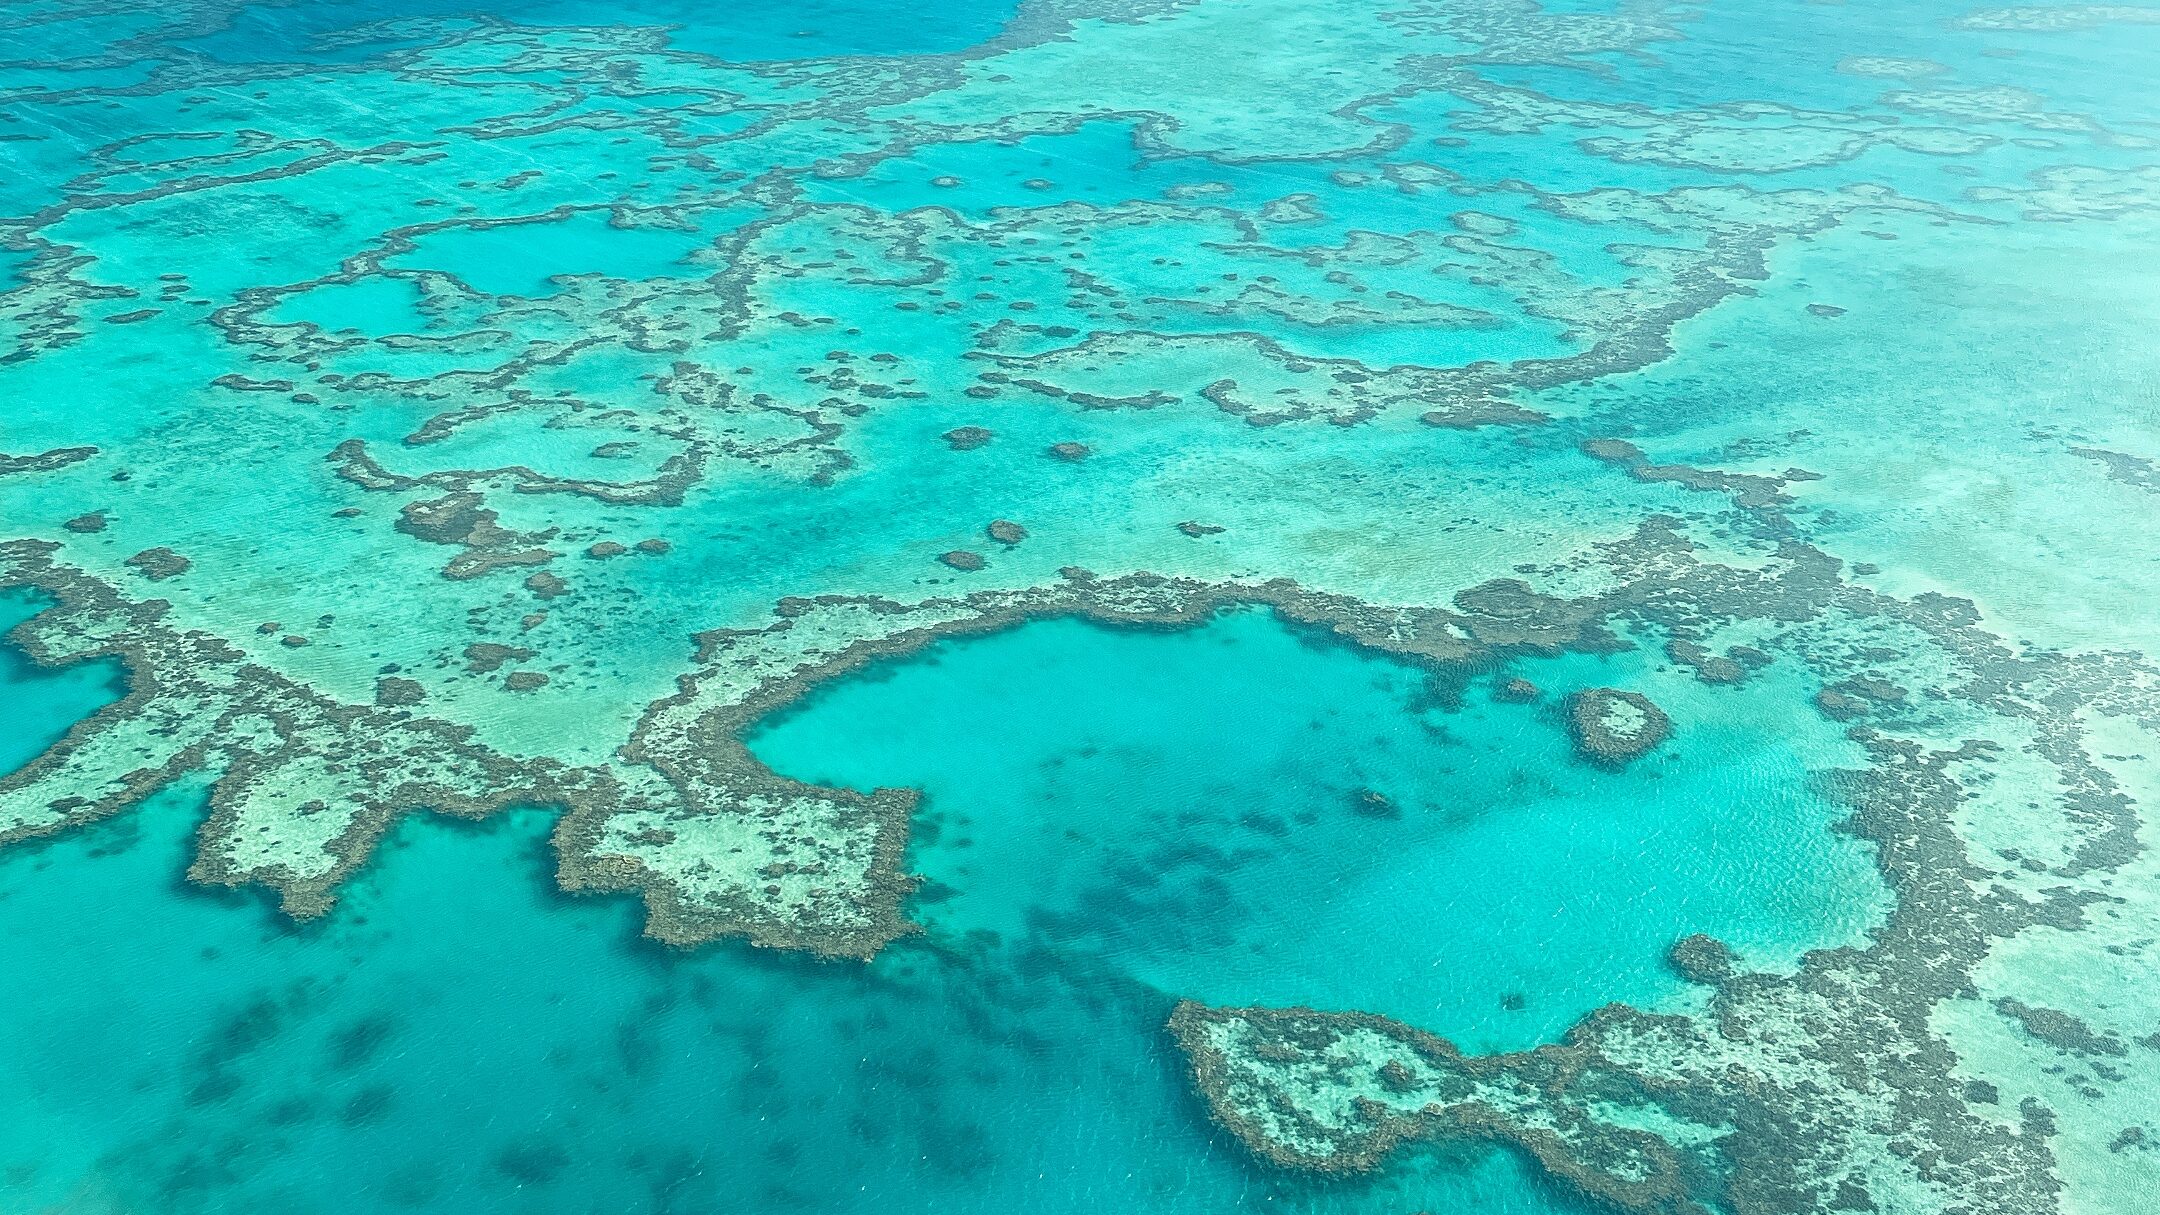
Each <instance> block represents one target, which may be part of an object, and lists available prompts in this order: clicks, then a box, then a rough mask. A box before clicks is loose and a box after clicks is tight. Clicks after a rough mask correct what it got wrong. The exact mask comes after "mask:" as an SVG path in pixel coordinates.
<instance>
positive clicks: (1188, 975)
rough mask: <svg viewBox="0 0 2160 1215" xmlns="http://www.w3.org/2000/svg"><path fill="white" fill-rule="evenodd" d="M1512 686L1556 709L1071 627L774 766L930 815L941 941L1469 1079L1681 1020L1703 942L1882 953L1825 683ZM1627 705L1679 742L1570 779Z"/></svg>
mask: <svg viewBox="0 0 2160 1215" xmlns="http://www.w3.org/2000/svg"><path fill="white" fill-rule="evenodd" d="M1507 675H1508V676H1515V675H1520V676H1521V677H1525V678H1528V679H1530V680H1531V681H1532V682H1534V683H1536V684H1537V685H1539V687H1540V688H1541V689H1544V690H1545V697H1544V699H1543V702H1542V703H1539V704H1507V703H1501V702H1497V701H1495V700H1494V699H1493V697H1492V686H1493V682H1494V680H1495V679H1496V678H1499V676H1485V677H1481V678H1479V679H1477V680H1474V681H1472V682H1471V683H1470V684H1469V686H1468V687H1466V688H1464V689H1461V690H1460V691H1458V692H1456V693H1455V694H1454V695H1452V696H1449V697H1447V700H1448V701H1451V702H1453V703H1443V702H1442V701H1441V700H1440V699H1439V696H1438V690H1437V689H1436V687H1435V686H1434V680H1433V679H1432V677H1430V676H1428V675H1427V674H1426V673H1425V672H1423V671H1420V670H1418V669H1416V668H1413V667H1407V666H1404V665H1401V664H1400V663H1396V662H1392V661H1389V660H1386V659H1382V658H1375V657H1371V656H1368V655H1364V654H1361V653H1358V652H1356V651H1354V650H1351V649H1349V648H1348V647H1346V646H1343V645H1340V644H1330V643H1327V642H1324V641H1319V640H1317V639H1315V638H1312V637H1307V636H1300V635H1299V634H1297V633H1296V632H1293V631H1292V630H1291V629H1289V628H1286V627H1285V626H1284V625H1283V624H1282V623H1281V622H1280V621H1278V620H1277V619H1275V618H1274V617H1273V616H1272V615H1270V614H1269V613H1267V612H1265V611H1260V610H1247V611H1242V612H1235V613H1231V614H1228V615H1225V616H1222V617H1219V618H1218V619H1216V620H1215V621H1213V622H1211V623H1209V624H1207V625H1206V626H1204V627H1201V628H1197V629H1194V630H1191V631H1186V632H1175V633H1159V632H1140V631H1129V630H1124V631H1121V630H1117V629H1112V628H1108V627H1105V626H1100V625H1089V624H1085V623H1082V622H1078V621H1071V620H1063V621H1051V622H1046V623H1041V624H1033V625H1028V626H1026V627H1024V628H1021V629H1017V630H1015V631H1013V632H1010V633H1005V634H1001V635H998V636H996V637H992V638H987V639H983V640H976V641H966V642H951V643H946V644H945V645H943V646H941V647H939V648H938V649H936V650H933V651H932V652H931V653H930V655H928V656H926V657H924V658H921V659H916V660H912V661H909V662H907V663H905V664H902V665H900V666H898V667H896V668H894V669H892V670H889V671H883V672H880V673H879V674H878V675H876V676H875V677H870V678H866V679H865V680H863V681H861V682H852V683H849V684H846V685H843V686H841V687H839V688H837V689H834V690H833V691H831V692H828V693H824V694H821V695H819V696H817V697H816V698H815V699H814V700H813V701H811V702H810V703H809V704H808V705H806V706H804V707H801V708H800V709H798V710H796V711H795V712H793V713H792V714H790V715H789V716H787V717H786V718H784V719H782V720H781V721H779V722H777V723H775V724H770V725H768V726H766V727H764V728H762V729H761V730H760V731H759V732H757V733H756V734H754V735H752V736H751V745H752V747H753V749H754V750H756V752H757V753H758V755H759V756H760V757H761V758H763V759H764V760H765V761H766V762H767V763H769V764H771V765H772V766H773V767H774V768H776V769H778V770H779V771H781V772H784V773H787V774H789V775H791V776H796V777H798V778H801V779H805V780H812V781H816V782H818V783H821V784H840V785H847V786H853V787H856V788H861V789H864V790H868V789H873V788H877V787H879V786H884V785H905V786H908V787H911V788H920V789H922V790H924V794H925V796H924V802H923V805H922V808H921V810H920V812H919V816H918V820H919V823H920V825H919V827H918V829H917V833H916V843H915V847H914V850H913V852H912V853H911V855H910V867H911V868H912V869H914V870H915V871H917V872H919V873H921V874H923V875H924V877H925V878H926V880H927V883H928V885H927V888H926V890H925V892H924V893H923V894H921V895H919V896H918V899H917V907H918V910H917V914H918V916H919V917H920V918H921V919H922V920H923V922H924V923H925V924H927V925H928V926H929V927H930V930H931V932H932V934H933V937H935V938H950V939H954V940H962V939H968V940H973V939H983V938H987V939H994V940H997V941H1001V942H1019V941H1026V942H1034V941H1040V942H1042V943H1044V944H1045V945H1046V946H1048V947H1049V948H1052V949H1054V950H1056V951H1058V952H1060V953H1072V954H1075V955H1078V956H1083V957H1087V958H1090V959H1091V960H1093V961H1095V962H1096V963H1098V964H1100V965H1102V966H1105V967H1108V968H1110V969H1112V970H1114V971H1116V972H1119V973H1122V974H1125V975H1129V976H1131V977H1132V978H1133V979H1134V980H1136V981H1137V982H1140V983H1143V984H1146V985H1148V986H1150V987H1153V988H1155V989H1157V990H1160V991H1164V992H1167V993H1170V994H1173V995H1179V996H1185V997H1189V998H1192V999H1198V1000H1202V1001H1205V1002H1207V1003H1210V1004H1220V1005H1233V1006H1236V1005H1247V1004H1264V1005H1308V1006H1313V1007H1319V1008H1331V1009H1362V1010H1366V1011H1371V1012H1379V1013H1384V1014H1386V1015H1388V1016H1390V1017H1395V1018H1398V1019H1400V1020H1402V1021H1405V1022H1407V1023H1409V1024H1412V1025H1416V1026H1418V1027H1420V1028H1423V1029H1428V1030H1431V1031H1433V1032H1435V1033H1440V1034H1443V1035H1445V1036H1447V1037H1448V1038H1450V1039H1452V1040H1455V1041H1457V1042H1459V1043H1461V1044H1462V1045H1463V1046H1465V1047H1466V1048H1469V1049H1475V1050H1487V1051H1490V1050H1509V1049H1520V1048H1523V1047H1527V1046H1531V1045H1535V1044H1536V1043H1538V1042H1540V1041H1551V1040H1555V1039H1557V1038H1558V1037H1559V1035H1560V1033H1561V1032H1562V1031H1564V1030H1565V1029H1566V1028H1567V1027H1568V1026H1569V1025H1571V1024H1573V1023H1574V1022H1575V1021H1576V1020H1577V1019H1579V1018H1580V1017H1581V1016H1582V1015H1583V1014H1585V1013H1587V1012H1589V1011H1590V1010H1591V1009H1593V1008H1596V1007H1598V1006H1599V1005H1602V1004H1605V1003H1608V1002H1611V1001H1615V1000H1619V1001H1625V1002H1628V1003H1632V1004H1636V1005H1638V1006H1653V1007H1654V1006H1657V1005H1659V1004H1661V1003H1666V1002H1672V1001H1675V1000H1677V999H1679V998H1681V993H1682V992H1683V991H1684V986H1685V985H1684V984H1682V983H1681V982H1680V981H1679V979H1678V978H1677V977H1675V976H1673V975H1672V974H1671V972H1670V971H1669V970H1668V969H1667V968H1666V967H1665V965H1664V955H1665V951H1666V949H1667V947H1669V946H1670V945H1671V944H1672V943H1673V942H1674V941H1676V940H1678V939H1679V938H1681V937H1683V936H1686V935H1688V934H1689V933H1694V932H1707V933H1709V934H1711V935H1713V936H1716V937H1718V938H1720V939H1722V940H1724V941H1726V942H1727V943H1729V944H1731V945H1733V946H1734V947H1735V948H1736V949H1738V950H1739V951H1740V952H1741V953H1742V955H1743V956H1744V957H1746V958H1747V960H1748V961H1749V962H1751V963H1753V964H1755V965H1759V966H1785V965H1790V964H1791V963H1792V962H1793V961H1795V960H1797V958H1798V955H1799V954H1800V952H1801V951H1803V950H1805V949H1807V948H1812V947H1822V946H1830V945H1839V944H1846V943H1848V942H1851V941H1855V940H1857V939H1859V938H1860V936H1861V935H1862V934H1863V933H1864V932H1865V930H1866V929H1867V927H1868V926H1869V920H1870V918H1871V915H1872V909H1873V908H1874V907H1875V903H1876V900H1877V899H1878V898H1879V894H1878V887H1877V883H1876V880H1875V875H1874V870H1873V866H1872V861H1871V859H1870V857H1869V855H1868V853H1867V850H1866V849H1864V848H1863V847H1862V846H1860V845H1858V844H1856V843H1855V842H1853V841H1851V840H1849V839H1846V838H1843V837H1841V836H1838V835H1837V834H1835V833H1834V832H1833V831H1832V830H1831V824H1832V823H1833V822H1835V821H1836V820H1837V819H1839V818H1841V817H1842V816H1843V810H1842V809H1841V808H1840V807H1838V806H1837V805H1835V804H1834V803H1832V802H1829V801H1827V800H1826V799H1824V798H1822V797H1821V796H1820V795H1819V794H1818V793H1817V790H1816V787H1815V786H1816V783H1817V780H1818V779H1819V777H1820V776H1821V775H1822V774H1823V773H1826V772H1828V771H1830V770H1832V769H1834V768H1837V767H1841V766H1844V765H1847V764H1850V763H1853V762H1855V761H1856V760H1857V758H1858V753H1857V751H1856V750H1855V749H1854V748H1852V746H1851V745H1850V744H1849V743H1847V742H1846V741H1845V740H1844V739H1843V738H1842V737H1841V734H1840V732H1839V731H1838V730H1837V729H1836V728H1835V727H1833V726H1832V725H1830V724H1829V723H1826V722H1823V721H1821V719H1820V718H1819V717H1817V716H1815V715H1814V714H1813V713H1812V712H1811V711H1810V710H1808V709H1807V708H1806V705H1807V697H1808V696H1810V695H1812V694H1813V690H1812V688H1809V687H1807V686H1806V682H1805V679H1806V677H1805V676H1804V675H1799V674H1797V673H1796V672H1793V671H1791V670H1789V669H1786V670H1776V671H1772V672H1769V673H1766V674H1765V675H1763V676H1759V677H1758V679H1757V680H1756V681H1754V682H1753V683H1751V684H1750V685H1749V686H1748V687H1747V688H1746V689H1744V690H1743V689H1714V688H1704V687H1701V686H1699V685H1698V686H1690V685H1691V684H1692V682H1693V681H1692V677H1691V676H1689V675H1687V674H1686V673H1684V672H1680V673H1675V672H1673V671H1672V670H1671V669H1670V668H1667V669H1665V670H1663V671H1658V670H1655V669H1654V668H1652V667H1650V666H1649V664H1645V663H1643V662H1642V661H1641V660H1640V658H1639V656H1635V657H1633V658H1632V659H1623V660H1618V661H1600V660H1597V659H1590V658H1572V659H1560V660H1536V661H1528V662H1523V663H1520V664H1517V665H1516V666H1515V667H1513V668H1511V669H1510V670H1509V671H1508V672H1507ZM1606 685H1612V686H1620V687H1628V688H1642V689H1644V690H1646V691H1649V692H1650V693H1651V695H1652V696H1653V698H1654V699H1655V700H1657V701H1658V703H1659V704H1660V705H1661V706H1663V707H1664V709H1665V711H1666V712H1667V713H1668V714H1670V715H1671V716H1672V717H1673V719H1674V722H1675V725H1674V731H1675V738H1676V741H1675V742H1674V743H1673V744H1671V745H1670V746H1669V747H1668V748H1666V749H1665V750H1663V751H1661V752H1660V753H1658V754H1656V755H1654V756H1652V757H1646V759H1645V760H1643V761H1641V762H1639V763H1637V764H1635V765H1632V766H1630V768H1629V769H1628V770H1627V771H1625V772H1623V773H1619V774H1614V773H1609V772H1605V771H1603V770H1601V769H1598V768H1596V767H1594V766H1592V765H1589V764H1585V763H1583V762H1581V761H1579V760H1577V759H1575V758H1574V756H1573V754H1572V753H1571V748H1570V744H1569V742H1568V739H1567V735H1566V732H1565V728H1564V726H1563V724H1562V723H1561V721H1560V720H1559V714H1558V711H1557V707H1556V706H1557V703H1558V701H1559V700H1560V698H1562V697H1564V696H1566V695H1568V694H1571V693H1573V692H1575V691H1579V690H1581V689H1583V688H1586V687H1597V686H1606ZM1773 739H1774V740H1776V741H1775V742H1772V741H1770V740H1773ZM1364 791H1371V792H1375V793H1379V794H1381V795H1382V796H1384V797H1385V798H1387V799H1388V801H1389V802H1390V803H1392V808H1393V810H1392V813H1391V814H1388V815H1384V816H1376V815H1374V814H1373V813H1371V812H1370V811H1369V810H1368V811H1366V812H1361V810H1360V806H1359V803H1358V798H1357V795H1358V794H1359V793H1361V792H1364Z"/></svg>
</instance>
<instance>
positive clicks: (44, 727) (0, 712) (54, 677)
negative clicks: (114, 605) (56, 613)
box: [0, 591, 127, 772]
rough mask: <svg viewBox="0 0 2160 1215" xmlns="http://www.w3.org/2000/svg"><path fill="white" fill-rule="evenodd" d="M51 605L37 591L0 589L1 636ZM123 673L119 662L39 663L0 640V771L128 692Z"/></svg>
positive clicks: (21, 761) (14, 766) (19, 764)
mask: <svg viewBox="0 0 2160 1215" xmlns="http://www.w3.org/2000/svg"><path fill="white" fill-rule="evenodd" d="M50 606H51V603H50V601H49V600H44V599H42V598H41V597H38V596H32V595H28V594H24V593H22V592H19V591H0V636H4V635H5V634H7V633H8V632H9V631H10V630H11V629H13V628H14V627H15V626H16V625H18V624H21V623H22V622H23V621H25V620H28V619H30V618H31V617H32V616H35V615H36V614H37V613H39V612H40V611H43V610H44V609H45V608H47V607H50ZM125 679H126V674H125V672H124V671H123V670H122V669H121V668H120V667H119V666H118V664H114V663H106V662H86V663H78V664H76V665H74V666H69V667H60V668H57V669H55V668H51V667H41V666H38V665H37V664H35V663H33V662H31V661H30V658H29V656H28V655H26V654H24V653H23V652H22V651H21V650H20V649H18V648H16V647H15V646H13V645H10V644H7V643H5V642H0V772H13V771H14V770H15V769H17V768H20V767H22V766H23V765H24V764H27V763H29V762H30V761H31V760H33V759H35V758H37V756H38V754H39V753H40V752H42V751H44V750H45V748H47V747H49V746H51V745H52V744H53V743H54V742H56V741H58V740H59V738H60V736H61V735H63V734H65V733H66V732H67V730H68V727H69V726H72V725H74V724H75V723H76V722H78V721H80V720H82V719H83V718H85V717H88V716H90V715H91V714H92V713H95V712H96V711H97V710H98V709H100V708H102V707H104V706H105V705H107V704H109V703H111V702H112V701H115V700H118V699H120V697H122V696H124V695H126V692H127V689H126V687H125V686H124V683H125Z"/></svg>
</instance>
